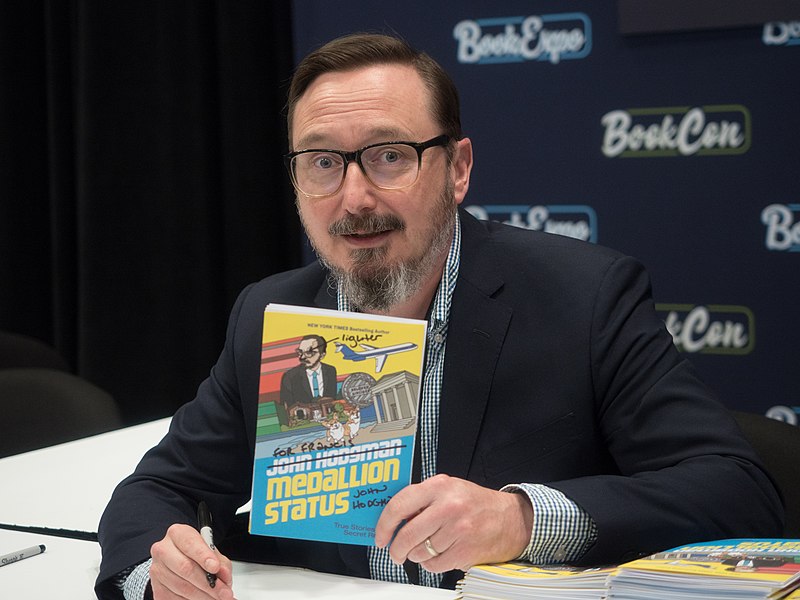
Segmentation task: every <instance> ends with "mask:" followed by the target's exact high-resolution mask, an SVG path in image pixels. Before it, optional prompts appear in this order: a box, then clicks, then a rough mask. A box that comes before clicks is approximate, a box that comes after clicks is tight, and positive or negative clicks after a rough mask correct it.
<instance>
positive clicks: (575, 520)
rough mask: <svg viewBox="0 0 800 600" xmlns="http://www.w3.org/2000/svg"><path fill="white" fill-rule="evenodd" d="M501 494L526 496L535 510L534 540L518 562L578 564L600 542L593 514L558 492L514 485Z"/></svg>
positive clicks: (541, 486)
mask: <svg viewBox="0 0 800 600" xmlns="http://www.w3.org/2000/svg"><path fill="white" fill-rule="evenodd" d="M500 491H502V492H516V493H524V494H525V495H526V496H527V497H528V499H529V500H530V501H531V505H532V506H533V527H532V531H531V539H530V542H528V546H527V547H526V548H525V550H523V552H522V554H520V555H519V556H518V557H517V560H522V561H525V562H529V563H531V564H537V565H547V564H559V563H570V562H576V561H578V560H579V559H580V558H581V556H583V555H584V553H585V552H586V551H587V550H588V549H589V547H591V545H592V544H594V542H595V540H596V539H597V526H596V525H595V522H594V521H593V520H592V518H591V517H590V516H589V514H588V513H587V512H586V511H584V510H583V509H582V508H581V507H579V506H578V505H577V504H575V503H574V502H573V501H572V500H570V499H569V498H567V497H566V496H565V495H564V494H563V493H561V492H560V491H558V490H554V489H553V488H549V487H547V486H546V485H542V484H534V483H512V484H510V485H507V486H505V487H503V488H502V489H501V490H500Z"/></svg>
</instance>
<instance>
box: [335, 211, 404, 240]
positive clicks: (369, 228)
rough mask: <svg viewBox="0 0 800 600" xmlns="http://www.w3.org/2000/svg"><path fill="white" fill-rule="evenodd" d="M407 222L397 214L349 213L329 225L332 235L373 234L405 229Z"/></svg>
mask: <svg viewBox="0 0 800 600" xmlns="http://www.w3.org/2000/svg"><path fill="white" fill-rule="evenodd" d="M405 228H406V223H405V221H403V220H402V219H401V218H400V217H397V216H395V215H376V214H366V215H347V216H346V217H343V218H341V219H339V220H338V221H334V222H333V223H331V224H330V225H329V226H328V233H330V234H331V235H353V234H360V235H371V234H375V233H382V232H384V231H394V230H397V231H403V230H405Z"/></svg>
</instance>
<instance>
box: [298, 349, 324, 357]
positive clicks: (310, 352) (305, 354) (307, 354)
mask: <svg viewBox="0 0 800 600" xmlns="http://www.w3.org/2000/svg"><path fill="white" fill-rule="evenodd" d="M296 352H297V357H298V358H311V357H312V356H314V355H315V354H316V353H317V352H319V348H309V349H308V350H301V349H300V348H298V349H297V350H296Z"/></svg>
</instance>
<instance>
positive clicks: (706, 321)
mask: <svg viewBox="0 0 800 600" xmlns="http://www.w3.org/2000/svg"><path fill="white" fill-rule="evenodd" d="M656 310H657V311H659V312H661V313H666V318H665V323H666V325H667V330H668V331H669V332H670V333H671V334H672V341H673V342H674V343H675V346H676V347H677V348H678V350H680V351H681V352H691V353H700V354H750V352H752V351H753V347H754V346H755V318H754V317H753V312H752V311H751V310H750V309H749V308H747V307H746V306H729V305H713V304H709V305H707V306H695V305H693V304H656Z"/></svg>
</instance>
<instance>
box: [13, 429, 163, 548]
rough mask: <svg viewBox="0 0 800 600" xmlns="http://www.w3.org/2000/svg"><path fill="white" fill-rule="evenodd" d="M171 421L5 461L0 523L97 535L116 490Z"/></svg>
mask: <svg viewBox="0 0 800 600" xmlns="http://www.w3.org/2000/svg"><path fill="white" fill-rule="evenodd" d="M170 420H171V419H160V420H158V421H153V422H151V423H145V424H144V425H136V426H134V427H128V428H125V429H119V430H117V431H110V432H108V433H101V434H100V435H95V436H92V437H88V438H84V439H82V440H76V441H74V442H67V443H65V444H59V445H57V446H51V447H50V448H42V449H40V450H34V451H32V452H26V453H24V454H17V455H15V456H9V457H7V458H3V459H0V481H2V482H3V493H2V494H0V523H1V524H9V525H21V526H35V527H46V528H52V529H72V530H76V531H86V532H90V533H96V532H97V524H98V522H99V521H100V516H101V515H102V514H103V510H104V509H105V507H106V504H108V500H109V499H110V498H111V493H112V492H113V491H114V488H115V487H116V486H117V484H118V483H119V482H120V481H122V479H124V478H125V477H127V476H128V475H130V474H131V473H132V472H133V469H134V468H135V467H136V465H137V464H138V462H139V460H140V459H141V458H142V455H143V454H144V453H145V452H146V451H147V450H149V449H150V448H152V447H153V446H155V445H156V444H157V443H158V442H159V441H160V440H161V438H162V437H164V434H165V433H167V429H168V428H169V423H170Z"/></svg>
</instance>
